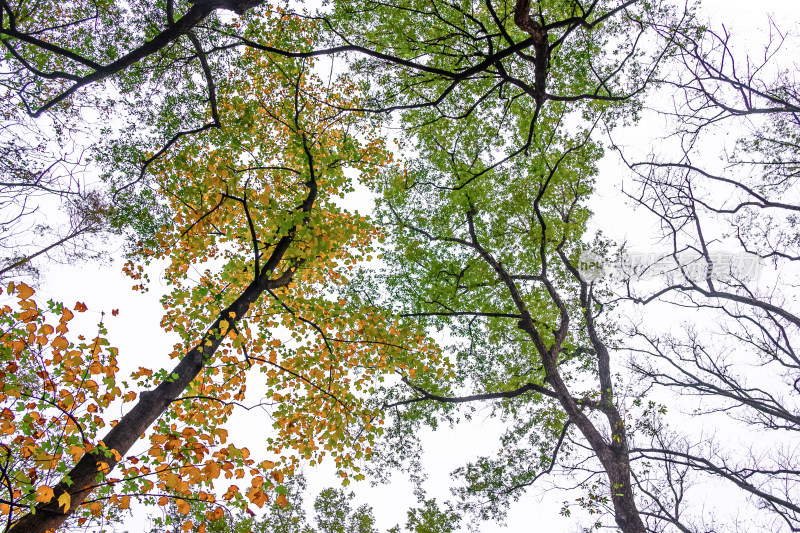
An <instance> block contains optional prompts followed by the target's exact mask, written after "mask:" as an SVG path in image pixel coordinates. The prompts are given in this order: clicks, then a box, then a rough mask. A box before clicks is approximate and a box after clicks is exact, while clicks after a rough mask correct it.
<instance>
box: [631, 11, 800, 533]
mask: <svg viewBox="0 0 800 533" xmlns="http://www.w3.org/2000/svg"><path fill="white" fill-rule="evenodd" d="M771 32H772V33H771V37H770V41H769V42H768V43H767V45H766V47H765V49H764V52H763V55H762V59H761V60H760V61H759V59H758V58H755V57H752V56H750V55H748V56H747V57H745V58H742V57H740V52H739V51H738V50H737V49H736V48H735V47H734V45H733V43H734V42H735V41H733V40H732V39H731V36H730V35H729V34H728V33H727V32H726V31H724V30H722V31H720V32H716V31H711V30H708V31H706V32H704V33H702V34H700V35H699V36H698V35H696V34H689V33H687V34H682V35H680V38H679V39H680V45H681V54H680V56H679V59H680V64H681V66H682V67H683V68H682V69H680V70H678V71H677V72H676V74H675V76H674V77H672V78H669V79H668V80H667V81H668V83H669V84H670V86H671V87H674V88H676V89H677V94H678V95H680V96H681V99H679V100H675V101H676V102H678V103H679V104H680V105H677V106H675V107H671V108H670V109H669V110H668V111H667V112H666V113H668V115H669V116H670V117H672V120H673V123H674V131H675V132H676V133H675V136H676V137H677V139H678V140H679V149H678V150H677V155H675V152H673V153H670V152H667V151H666V150H664V151H663V152H661V153H658V152H657V153H655V154H653V156H652V158H651V159H649V160H644V161H630V159H629V161H630V163H629V164H630V166H631V168H632V169H633V171H634V172H635V177H636V179H637V185H638V188H637V189H634V192H632V193H631V194H630V197H631V198H632V200H633V201H634V202H635V203H636V204H637V205H640V206H641V207H642V208H643V209H644V210H645V212H646V213H649V214H651V215H653V216H655V217H656V220H657V221H658V222H659V228H660V230H661V234H660V235H659V237H660V238H661V242H663V243H664V244H665V246H664V249H663V250H662V251H661V252H660V254H659V255H658V256H657V257H655V258H654V259H657V260H658V261H657V262H656V263H655V264H652V263H653V261H652V260H651V261H650V262H647V261H644V262H643V263H642V264H641V265H640V268H641V269H642V270H644V271H647V269H649V270H650V271H651V272H653V273H654V274H659V273H662V272H663V274H661V275H660V276H658V278H656V279H657V280H658V282H657V283H656V284H655V285H653V284H649V285H646V284H642V283H637V279H636V277H635V276H634V277H632V278H629V279H628V280H627V282H626V284H625V286H623V287H622V288H621V291H620V292H621V296H622V297H624V298H626V299H628V300H630V301H631V302H634V303H636V304H638V305H645V306H648V307H649V306H653V305H657V304H658V303H659V302H661V303H668V304H671V305H673V306H676V307H679V308H680V309H682V310H684V311H683V312H687V311H686V310H687V309H688V310H695V312H694V313H693V315H692V316H694V317H696V318H695V319H694V320H693V321H692V322H691V323H686V324H682V327H671V328H670V329H669V331H664V330H663V328H658V327H655V326H654V325H652V324H648V323H643V324H638V323H632V324H631V325H630V327H629V330H630V335H631V337H632V339H633V340H634V341H635V342H633V343H632V344H631V349H632V350H633V351H634V353H636V354H638V355H637V356H636V357H635V358H634V359H633V368H634V370H635V371H636V372H638V373H639V374H640V375H641V376H642V378H643V379H645V380H647V382H648V383H652V384H654V385H655V386H658V387H663V388H666V389H671V390H673V391H676V392H677V393H678V394H680V395H681V396H683V397H685V398H686V397H689V398H690V397H695V398H697V399H698V402H697V403H695V402H691V403H688V405H687V407H686V408H687V409H694V413H693V416H698V415H700V414H703V415H706V416H705V418H704V419H705V420H706V425H707V426H708V427H707V428H706V431H705V433H707V432H710V431H712V430H711V429H709V428H713V427H715V426H716V427H724V426H725V425H735V426H736V427H738V428H739V432H738V435H737V437H738V441H739V442H732V441H727V442H726V441H724V440H722V439H719V438H710V437H708V436H706V435H696V434H692V433H691V432H686V431H682V430H679V429H673V428H672V427H671V426H670V425H668V423H667V422H666V421H664V420H661V419H656V420H653V422H652V425H651V426H650V430H651V432H652V437H651V438H650V442H646V441H645V442H642V443H641V444H640V445H639V446H638V447H636V448H634V450H633V454H634V457H635V459H636V460H637V462H640V463H646V464H649V465H650V468H651V469H652V470H654V471H662V473H661V474H660V475H659V474H655V473H654V474H651V475H650V476H642V477H641V479H640V480H639V483H638V484H639V486H640V487H641V491H642V493H643V494H644V495H645V496H646V497H647V498H649V499H650V500H651V504H650V507H651V510H650V513H652V516H653V517H654V518H655V519H657V520H661V521H664V522H667V523H671V524H673V525H674V526H675V527H676V528H678V529H680V530H681V531H692V530H699V529H701V528H708V527H711V525H712V524H710V521H711V520H715V521H718V522H721V523H723V524H725V523H726V522H728V523H727V525H726V526H725V527H729V528H747V529H748V530H751V531H752V530H756V529H762V530H765V531H779V530H784V529H787V528H788V530H794V529H796V528H797V526H798V512H800V508H798V507H797V505H796V504H795V503H794V502H795V501H796V496H795V493H796V490H797V484H798V480H799V478H798V468H797V458H796V454H795V452H794V445H793V440H794V432H796V431H797V429H798V426H797V422H798V420H797V417H796V412H797V409H796V405H797V394H798V392H800V390H799V389H798V387H797V383H798V381H797V370H798V360H797V358H796V355H795V350H794V344H795V337H796V332H797V327H798V326H800V321H798V319H797V312H796V310H795V309H794V305H793V299H794V296H793V293H794V291H793V289H794V286H795V283H796V273H795V269H794V265H793V263H794V261H795V260H796V259H797V257H798V256H797V251H796V245H797V232H796V228H795V223H796V221H795V218H796V212H797V210H798V202H797V198H796V194H795V182H796V178H797V155H798V142H797V140H798V131H800V130H798V126H800V121H799V120H798V118H799V117H800V115H798V112H800V100H799V99H798V94H800V93H799V92H798V88H797V83H796V80H794V78H793V74H792V72H791V71H789V70H785V67H784V65H786V64H787V63H784V62H783V61H786V60H788V58H782V56H781V52H782V48H783V47H787V46H790V40H791V37H788V36H786V35H785V34H782V33H781V32H780V30H779V29H778V28H777V27H775V25H774V24H773V26H772V28H771ZM742 64H745V65H746V67H745V68H744V69H743V68H740V67H739V65H742ZM721 131H725V132H729V131H736V132H741V134H740V135H738V136H737V137H736V139H735V144H733V145H731V146H730V148H731V152H726V153H723V158H722V160H721V163H719V164H717V165H714V163H711V162H709V161H708V159H707V158H702V157H701V155H700V150H701V149H702V147H703V146H704V145H705V143H708V141H709V137H710V136H714V135H718V134H719V132H721ZM759 263H761V266H759ZM767 265H769V266H771V267H772V268H766V267H767ZM773 269H774V272H775V273H774V274H773V273H772V272H771V271H772V270H773ZM720 413H722V414H724V416H723V417H722V418H721V419H720V420H719V421H718V422H717V423H716V424H714V415H718V414H720ZM709 480H711V482H714V483H717V484H718V485H719V486H721V487H728V488H733V489H735V490H736V492H738V496H737V497H738V498H741V499H742V501H743V503H744V502H747V501H749V503H750V504H752V505H753V506H754V509H757V511H755V510H754V512H753V513H752V514H749V513H748V514H745V515H744V516H743V517H731V518H730V519H728V520H725V519H724V518H716V519H713V518H710V517H703V516H695V515H694V513H693V512H692V511H693V509H692V505H691V498H690V497H689V495H690V494H691V485H692V483H698V482H706V483H707V482H709ZM687 502H689V503H687Z"/></svg>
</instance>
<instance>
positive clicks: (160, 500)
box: [158, 496, 169, 507]
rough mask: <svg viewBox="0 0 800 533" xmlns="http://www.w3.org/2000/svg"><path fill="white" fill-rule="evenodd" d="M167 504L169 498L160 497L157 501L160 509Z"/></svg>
mask: <svg viewBox="0 0 800 533" xmlns="http://www.w3.org/2000/svg"><path fill="white" fill-rule="evenodd" d="M168 503H169V498H167V497H166V496H162V497H160V498H159V499H158V505H160V506H161V507H164V506H165V505H167V504H168Z"/></svg>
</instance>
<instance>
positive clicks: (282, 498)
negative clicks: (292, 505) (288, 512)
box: [275, 494, 289, 509]
mask: <svg viewBox="0 0 800 533" xmlns="http://www.w3.org/2000/svg"><path fill="white" fill-rule="evenodd" d="M275 503H277V504H278V505H280V506H281V508H282V509H286V507H287V506H288V505H289V500H287V499H286V495H285V494H278V497H277V498H275Z"/></svg>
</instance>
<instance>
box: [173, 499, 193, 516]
mask: <svg viewBox="0 0 800 533" xmlns="http://www.w3.org/2000/svg"><path fill="white" fill-rule="evenodd" d="M175 505H176V506H177V507H178V512H179V513H181V514H189V510H190V509H191V507H189V504H188V503H186V500H182V499H180V498H178V499H177V500H175Z"/></svg>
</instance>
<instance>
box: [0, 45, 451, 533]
mask: <svg viewBox="0 0 800 533" xmlns="http://www.w3.org/2000/svg"><path fill="white" fill-rule="evenodd" d="M240 66H242V67H244V68H243V73H242V74H241V75H239V76H232V77H231V79H230V81H229V82H228V83H226V85H225V86H220V88H219V90H220V92H225V93H226V98H230V100H229V101H230V102H231V103H230V104H229V105H228V106H226V107H225V108H222V109H220V111H219V112H220V113H222V114H223V116H225V117H226V120H227V121H228V124H229V126H227V127H226V129H220V130H217V131H215V132H214V133H212V134H211V135H210V137H208V138H206V139H202V142H201V140H200V139H198V140H197V141H196V142H192V143H189V142H185V143H184V144H182V145H181V146H180V150H177V151H176V152H174V153H173V154H172V156H171V157H170V158H169V159H164V160H162V161H160V162H159V165H160V166H159V167H158V176H159V182H158V185H159V187H160V189H159V194H160V195H161V197H163V198H164V201H165V202H166V203H167V208H166V209H167V211H168V212H170V213H172V214H173V219H172V221H171V223H169V224H168V225H166V226H164V227H162V228H161V229H160V231H159V232H158V233H156V234H154V235H152V236H151V238H150V239H145V240H142V241H141V243H140V249H139V250H138V251H137V252H136V254H135V257H134V258H133V259H132V262H131V263H130V264H129V272H130V273H131V275H132V276H133V277H134V278H139V277H140V274H139V272H141V270H142V263H141V262H145V263H146V262H147V261H149V260H151V259H153V258H167V259H169V261H170V266H169V267H168V268H167V271H166V276H167V280H168V283H169V285H170V286H171V287H172V291H171V292H170V293H169V294H168V295H167V296H166V297H165V299H164V301H163V303H164V306H165V308H166V313H165V318H164V321H163V326H164V328H165V329H166V330H167V331H174V332H176V333H177V334H178V336H179V342H178V343H177V344H176V346H175V350H174V352H173V353H172V354H171V356H172V357H174V358H178V363H177V365H176V366H175V367H174V369H173V370H172V371H171V372H168V371H159V372H155V373H153V372H152V371H150V370H147V369H140V371H139V372H138V373H137V374H136V375H135V376H134V377H135V378H136V379H137V381H138V383H139V385H140V386H141V387H143V388H144V392H142V393H141V394H140V395H139V396H138V398H136V394H135V393H130V394H128V393H126V395H127V396H126V399H128V400H129V401H130V402H132V405H131V406H130V409H129V410H128V411H127V412H126V413H125V414H124V415H123V416H122V417H121V418H120V419H119V420H114V421H112V420H102V419H97V418H93V420H94V421H95V424H96V425H97V427H96V429H99V427H101V426H102V425H103V424H110V425H111V426H112V428H111V429H110V430H109V431H108V432H107V433H106V434H105V435H104V436H103V437H102V440H101V442H97V441H95V440H93V438H92V437H91V436H89V435H87V436H86V439H87V440H88V441H89V442H84V443H83V445H84V449H85V450H86V453H83V454H81V453H79V452H77V451H76V452H75V453H74V455H73V456H66V455H63V454H62V455H59V453H62V452H61V450H63V449H64V446H65V445H66V444H67V442H66V441H64V440H63V439H64V438H66V437H67V435H68V434H65V433H63V432H54V433H52V434H50V436H51V437H52V438H51V439H49V440H48V439H45V440H39V441H36V440H35V439H37V438H38V437H34V440H35V442H36V444H35V448H34V455H36V453H39V450H43V451H44V452H46V453H50V454H51V455H54V456H58V457H59V462H58V465H57V468H56V469H57V471H58V472H64V475H63V479H61V480H60V481H59V482H58V483H57V484H52V485H48V486H44V485H41V484H39V483H38V482H36V481H29V482H27V485H26V481H24V480H23V481H22V486H21V487H12V489H10V491H11V492H12V493H13V494H15V496H13V498H14V504H15V505H14V506H12V507H11V508H10V509H6V511H7V512H10V513H12V515H13V516H11V517H10V520H12V522H13V531H20V532H22V531H45V530H49V529H53V528H57V527H59V526H60V525H61V524H63V523H64V521H65V520H67V519H68V518H70V517H71V516H73V514H76V512H77V514H76V517H78V519H79V521H80V522H84V521H86V520H87V519H88V518H90V517H91V516H102V515H103V506H102V505H101V502H104V501H107V502H109V503H111V504H115V505H121V506H123V507H126V506H127V505H128V504H129V503H128V502H129V500H130V498H143V499H144V500H145V501H150V502H156V501H157V502H159V503H160V504H162V505H164V504H166V503H168V501H169V499H170V498H179V499H177V500H176V501H177V504H178V506H179V508H180V509H181V510H182V511H188V507H189V504H188V503H187V501H193V502H194V503H195V504H197V505H204V504H205V505H208V506H211V507H212V508H213V507H214V506H218V505H220V504H221V503H224V502H228V503H230V504H232V505H235V504H240V505H244V504H245V502H248V501H249V502H252V503H255V504H257V505H259V506H260V505H263V504H264V503H265V502H266V501H267V500H268V498H269V497H270V496H269V493H270V490H271V489H272V488H274V487H277V486H280V484H281V482H282V480H283V479H284V476H285V475H289V474H291V472H292V471H293V469H294V468H295V467H296V465H297V464H298V462H299V461H300V460H301V459H304V460H311V461H319V460H321V459H322V458H324V457H325V456H328V455H331V456H333V457H334V458H335V460H336V463H337V465H338V466H339V468H340V471H341V474H342V476H344V477H346V476H347V475H348V473H350V474H353V473H356V475H357V476H358V477H361V475H360V474H357V472H358V469H359V467H358V461H359V460H360V459H361V458H363V457H364V456H368V455H369V454H370V453H371V447H370V443H371V441H373V440H374V438H375V436H376V435H377V434H378V433H379V431H380V429H379V426H380V424H379V421H378V420H377V419H376V417H377V416H378V414H379V413H377V412H376V411H375V410H374V409H373V408H371V407H369V406H368V405H366V404H365V403H364V398H363V395H362V394H360V392H359V391H360V390H362V389H364V388H367V387H371V386H373V384H372V382H373V381H375V380H376V379H383V378H379V377H378V376H379V375H381V374H385V373H387V372H389V371H390V370H391V369H393V368H411V369H416V368H417V366H419V367H420V368H421V367H422V365H427V364H430V365H431V366H434V364H435V363H434V362H433V361H434V360H436V351H435V350H434V349H433V348H432V347H431V346H429V345H426V344H425V340H424V339H425V337H424V334H421V333H419V332H416V331H415V330H413V329H407V328H405V327H404V326H403V325H402V324H401V323H400V322H399V321H397V320H392V319H391V318H390V317H387V316H386V315H385V314H384V313H382V312H381V311H380V310H379V309H376V308H374V307H371V306H370V305H367V303H365V302H362V301H360V300H358V299H357V298H354V297H352V295H351V296H348V294H347V293H346V292H345V287H346V283H347V276H348V274H347V273H348V271H349V270H350V269H352V267H353V265H354V264H356V263H357V262H358V261H360V260H363V259H364V258H365V254H367V253H368V252H369V251H370V247H371V246H372V244H371V243H372V241H373V240H374V239H375V238H377V237H379V232H378V231H377V230H376V229H375V228H374V227H372V226H371V225H370V224H369V222H368V221H367V219H365V218H364V217H362V216H360V215H357V214H352V213H348V212H346V211H344V210H342V209H341V208H339V207H338V206H337V205H336V203H335V200H334V199H335V196H336V195H338V194H341V193H343V192H344V191H345V190H347V189H348V188H350V187H351V186H352V185H351V183H350V181H349V180H348V178H347V177H346V176H345V171H346V170H347V169H357V170H359V171H361V172H363V173H365V174H370V173H374V172H375V169H376V168H377V167H379V166H381V165H384V164H385V163H386V160H387V159H386V158H387V155H386V153H385V151H384V150H383V149H382V147H381V143H380V142H379V141H378V140H375V139H371V138H370V137H369V131H368V130H367V131H359V126H358V122H357V117H355V116H353V115H350V114H348V115H343V114H342V113H341V112H339V111H337V110H336V109H335V108H333V107H330V106H326V105H323V104H320V103H319V102H320V101H323V100H330V101H334V102H335V101H339V102H341V103H342V104H345V103H348V102H349V101H350V99H352V98H353V97H352V96H347V94H348V93H349V92H353V91H354V87H352V85H348V84H347V83H346V82H343V83H342V84H333V85H327V84H325V83H323V82H322V81H320V80H319V79H317V78H316V77H315V76H314V75H313V74H311V73H309V71H308V69H309V65H308V64H307V63H306V62H304V61H299V62H298V61H295V60H285V61H281V60H278V59H276V58H274V57H271V56H268V55H262V54H260V53H259V54H252V53H250V54H246V55H244V56H243V57H242V58H240ZM348 105H349V104H348ZM359 138H360V139H361V140H358V139H359ZM213 265H216V268H215V269H212V266H213ZM198 268H203V269H204V270H203V271H202V272H196V269H198ZM195 272H196V274H197V276H198V277H197V278H195V277H194V275H195ZM145 285H146V281H145V280H142V283H141V284H140V286H141V287H142V288H145ZM24 301H25V300H24ZM9 312H11V313H12V314H11V315H10V316H12V317H13V319H14V320H16V321H22V322H25V321H26V320H27V321H32V320H34V319H37V317H39V316H41V315H40V313H39V311H37V310H35V309H34V310H32V311H31V312H30V313H29V314H28V315H23V314H21V313H20V312H16V313H14V312H12V310H9ZM282 327H287V328H288V332H289V333H288V334H286V335H283V336H282V334H281V329H282ZM22 331H24V329H23V330H22ZM51 334H52V335H55V333H52V332H51ZM398 337H399V338H401V339H407V340H406V341H404V342H398V340H397V338H398ZM3 338H4V342H5V343H6V346H7V347H8V348H7V349H6V351H5V352H4V354H5V355H6V356H7V357H8V358H9V359H11V362H13V361H16V362H17V363H16V364H19V362H20V361H22V360H25V359H26V358H27V357H28V354H29V351H30V350H31V349H33V348H34V347H35V346H44V347H45V349H46V350H53V353H52V356H51V355H47V356H45V357H46V358H44V357H43V358H42V359H43V363H44V365H45V366H44V368H43V370H42V373H41V375H40V378H41V379H42V380H45V383H46V384H47V385H46V389H45V390H51V392H52V395H53V397H52V398H51V401H50V402H47V401H46V400H45V399H43V400H42V402H44V403H41V402H39V403H35V404H26V403H25V402H24V401H23V400H20V397H19V394H16V395H14V394H10V393H9V390H13V389H14V387H15V385H14V383H9V384H6V389H7V390H6V391H5V392H6V395H7V396H6V401H8V402H10V404H11V405H10V406H11V407H12V408H14V409H20V408H22V411H23V412H24V413H28V414H27V415H26V416H27V417H30V416H33V417H34V418H37V417H41V418H45V416H44V415H43V414H42V411H43V410H48V415H49V416H51V417H52V423H54V424H60V425H61V426H64V425H65V424H67V425H68V424H70V423H71V422H70V421H71V420H72V418H70V413H71V410H72V409H86V410H88V411H89V412H95V411H98V410H102V408H103V406H104V405H106V404H98V403H96V402H95V403H93V402H92V400H91V398H90V397H86V396H85V395H84V396H81V400H80V403H79V402H78V400H75V401H76V405H74V406H71V405H67V404H65V403H64V404H62V403H63V400H62V398H60V397H59V396H58V391H59V389H60V383H59V377H60V376H61V375H63V374H64V373H68V374H69V375H76V374H77V375H80V376H84V375H85V374H86V372H90V373H91V372H93V370H92V367H88V368H84V367H83V365H84V361H83V360H82V359H81V358H80V357H72V358H65V357H64V354H63V353H62V352H64V351H68V350H70V347H69V344H68V342H67V341H66V340H64V337H63V336H56V337H55V338H52V339H51V338H49V337H45V339H44V340H45V342H43V343H39V342H38V340H37V339H33V340H31V339H26V338H25V337H22V338H15V337H13V336H4V337H3ZM40 349H41V348H40ZM253 367H254V368H253ZM251 368H253V370H255V369H256V368H257V369H259V370H260V371H261V372H263V374H264V376H265V380H264V384H263V386H264V387H265V388H266V389H265V390H266V397H267V398H272V399H273V400H274V402H276V403H275V405H274V406H273V408H272V411H271V415H272V416H273V417H274V420H275V422H274V429H275V433H274V435H273V436H270V437H269V438H268V440H267V444H268V447H267V448H266V449H265V450H263V452H264V454H265V455H264V456H263V457H260V458H259V457H257V456H256V455H255V454H252V455H251V452H250V451H249V450H247V449H244V448H239V447H237V446H235V445H233V444H228V445H226V438H227V431H226V430H225V429H224V426H223V424H224V422H225V421H226V420H227V419H228V417H229V416H230V415H231V413H232V411H233V410H234V408H236V407H237V406H242V405H245V404H243V402H244V401H245V399H246V398H247V393H246V384H245V375H246V373H247V371H248V370H250V369H251ZM112 370H113V369H112ZM106 371H108V369H106ZM112 374H113V372H112ZM82 379H83V378H82ZM261 392H262V393H263V392H264V391H261ZM26 394H29V393H26ZM119 394H121V391H117V392H116V395H119ZM48 396H50V395H48ZM73 396H75V394H73ZM134 400H136V401H135V402H134ZM259 403H261V402H259ZM250 408H252V407H250ZM14 409H11V410H9V411H8V412H9V413H12V414H11V419H10V420H9V424H10V426H9V427H10V428H11V429H12V431H19V432H21V433H22V434H23V435H27V434H30V433H32V432H33V433H35V432H37V431H38V429H37V428H36V427H34V426H29V425H28V424H17V425H16V426H15V422H14V420H15V419H16V418H15V415H13V410H14ZM32 413H38V414H32ZM51 413H52V414H51ZM37 419H38V418H37ZM72 423H76V422H74V421H73V422H72ZM153 424H155V428H154V432H153V433H151V434H150V435H149V440H150V444H151V447H150V448H149V449H145V450H144V452H143V453H138V452H137V453H134V454H133V455H128V454H129V453H131V451H132V447H133V446H134V444H135V443H136V442H137V441H139V440H140V439H141V436H142V435H143V434H145V433H147V432H148V431H149V429H150V428H151V427H152V426H153ZM59 439H61V440H59ZM26 442H29V440H28V441H26ZM101 443H102V444H101ZM284 450H285V451H284ZM270 452H271V453H270ZM272 454H274V455H272ZM277 457H280V458H277ZM73 461H74V462H73ZM48 465H49V463H48ZM39 467H40V468H41V465H39ZM114 469H116V470H117V471H119V472H120V474H121V477H117V478H115V477H112V476H111V472H112V470H114ZM234 474H235V477H236V479H240V478H242V477H244V476H246V477H248V478H249V481H250V488H249V489H247V490H246V491H245V490H240V488H239V487H238V485H236V484H231V485H230V486H229V487H228V489H227V491H226V492H225V493H224V495H223V499H222V502H220V503H217V502H216V498H215V497H214V495H213V494H211V493H210V490H209V487H211V486H212V484H213V485H214V488H215V489H216V490H221V483H222V481H221V479H222V477H221V476H223V475H224V477H225V478H228V479H230V478H231V477H233V476H234ZM9 477H10V476H9ZM10 479H15V478H13V477H10ZM27 479H30V476H29V477H28V478H27ZM38 479H41V476H39V478H38ZM170 495H172V496H170ZM33 500H37V501H39V502H41V503H39V504H37V505H36V507H35V513H34V512H33V511H31V512H30V513H27V514H26V512H27V510H28V505H29V503H30V502H31V501H33ZM209 512H210V513H211V512H212V511H209Z"/></svg>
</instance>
